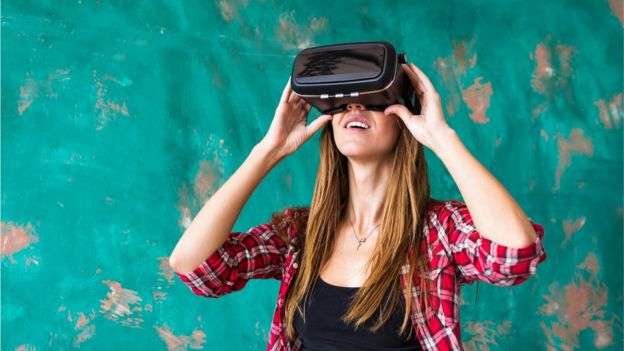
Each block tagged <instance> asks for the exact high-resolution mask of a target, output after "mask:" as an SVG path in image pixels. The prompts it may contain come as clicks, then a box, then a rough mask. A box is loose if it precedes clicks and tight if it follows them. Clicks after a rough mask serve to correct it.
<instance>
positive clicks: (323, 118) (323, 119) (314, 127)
mask: <svg viewBox="0 0 624 351" xmlns="http://www.w3.org/2000/svg"><path fill="white" fill-rule="evenodd" d="M332 118H333V115H320V116H318V117H317V118H316V119H315V120H314V121H312V122H311V123H310V124H309V125H308V126H307V127H306V132H307V135H308V138H309V137H311V136H312V135H313V134H314V133H316V132H317V131H318V130H319V129H321V127H322V126H323V125H325V124H326V123H327V122H328V121H331V120H332Z"/></svg>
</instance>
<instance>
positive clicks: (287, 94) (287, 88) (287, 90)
mask: <svg viewBox="0 0 624 351" xmlns="http://www.w3.org/2000/svg"><path fill="white" fill-rule="evenodd" d="M291 92H292V89H291V88H290V77H288V82H287V83H286V86H285V87H284V90H283V91H282V97H281V98H280V103H285V102H286V101H288V99H289V98H290V95H291Z"/></svg>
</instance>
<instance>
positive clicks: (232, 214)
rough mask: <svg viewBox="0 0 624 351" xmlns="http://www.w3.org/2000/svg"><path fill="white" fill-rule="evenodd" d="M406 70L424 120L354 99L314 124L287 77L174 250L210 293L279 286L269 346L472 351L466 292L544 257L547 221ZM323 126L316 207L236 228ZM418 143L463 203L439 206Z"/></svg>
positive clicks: (511, 279) (513, 275) (519, 275)
mask: <svg viewBox="0 0 624 351" xmlns="http://www.w3.org/2000/svg"><path fill="white" fill-rule="evenodd" d="M402 68H403V70H404V71H405V72H406V73H407V74H408V76H409V78H410V80H411V82H412V84H413V85H414V88H415V89H416V92H417V94H418V95H419V99H420V101H421V106H422V110H421V114H420V115H412V114H411V113H410V111H409V110H408V109H407V108H406V107H405V106H403V105H401V104H395V105H392V106H389V107H388V108H387V109H386V110H385V111H383V112H382V111H370V110H367V109H366V106H363V105H360V104H349V105H348V106H347V110H346V111H344V112H340V113H337V114H334V115H332V116H330V115H321V116H320V117H318V118H317V119H316V120H314V121H313V122H311V123H310V124H309V125H308V126H306V122H307V116H308V113H309V111H310V108H311V106H310V105H309V104H308V103H306V102H305V101H303V100H302V99H300V98H299V97H298V96H297V95H296V94H292V93H291V89H290V81H289V82H288V84H287V85H286V87H285V88H284V91H283V93H282V97H281V100H280V103H279V105H278V107H277V109H276V113H275V116H274V118H273V121H272V123H271V126H270V127H269V131H268V132H267V134H266V136H265V137H264V139H263V140H262V141H261V142H260V143H259V144H257V145H256V146H255V147H254V148H253V150H252V152H251V154H250V155H249V157H248V158H247V159H246V160H245V162H244V163H243V164H242V165H241V167H240V168H239V169H238V170H237V171H236V172H235V173H234V174H233V175H232V176H231V177H230V178H229V179H228V181H227V182H226V183H225V184H224V185H223V186H222V187H221V188H220V189H219V190H218V191H217V192H216V193H215V194H214V195H213V196H212V197H211V198H210V200H209V201H208V202H207V203H206V204H205V205H204V207H203V208H202V209H201V210H200V212H199V213H198V214H197V216H196V217H195V218H194V219H193V221H192V223H191V224H190V226H189V227H188V228H187V230H186V231H185V233H184V235H183V236H182V238H181V239H180V241H179V242H178V244H177V245H176V247H175V249H174V250H173V252H172V254H171V257H170V264H171V266H172V268H173V269H174V271H175V272H176V274H177V275H178V276H179V277H180V279H181V280H182V281H184V282H185V283H186V284H187V285H188V286H189V287H190V288H191V290H192V291H193V292H195V293H196V294H198V295H202V296H208V297H218V296H221V295H223V294H227V293H230V292H233V291H237V290H240V289H241V288H243V287H244V286H245V284H246V283H247V281H248V280H249V279H251V278H265V279H266V278H274V279H278V280H281V281H282V283H281V286H280V290H279V295H278V300H277V306H276V309H275V315H274V317H273V325H272V328H271V333H270V336H269V344H268V345H267V350H300V349H309V350H314V349H323V350H330V349H336V350H348V349H369V350H463V348H462V345H461V333H460V329H459V327H460V323H459V296H460V292H461V290H460V286H461V284H463V283H467V284H472V283H473V282H474V281H475V280H477V281H479V280H480V281H486V282H488V283H491V284H494V285H498V286H509V285H517V284H520V283H522V282H523V281H525V280H526V279H527V278H529V277H530V276H531V275H533V274H535V272H536V266H537V264H539V263H541V262H542V261H544V260H545V259H546V253H545V251H544V248H543V246H542V237H543V235H544V229H543V227H542V226H541V225H539V224H536V223H533V222H532V221H531V220H530V219H529V218H528V217H527V216H526V215H525V213H524V212H523V211H522V209H521V208H520V207H519V205H518V204H517V203H516V201H515V200H514V199H513V198H512V197H511V195H510V194H509V193H508V192H507V191H506V189H505V188H504V187H503V186H502V185H501V184H500V183H499V182H498V181H497V180H496V178H495V177H494V176H493V175H492V174H490V173H489V172H488V171H487V169H485V168H484V167H483V166H482V165H481V164H480V163H479V162H478V161H477V160H476V159H475V158H474V157H473V156H472V155H471V154H470V152H469V151H468V150H467V149H466V148H465V147H464V145H463V144H462V142H461V140H460V139H459V138H458V136H457V134H456V133H455V132H454V131H453V130H452V129H451V128H450V127H449V126H448V124H447V123H446V121H445V118H444V114H443V110H442V107H441V103H440V97H439V95H438V93H437V92H436V90H435V89H434V87H433V85H432V84H431V82H430V80H429V79H428V78H427V76H426V75H425V74H424V73H423V72H422V71H421V70H420V69H419V68H418V67H416V66H415V65H413V64H410V65H409V66H408V65H406V64H403V65H402ZM354 117H359V118H360V121H361V122H363V123H364V124H363V125H362V124H360V125H359V127H360V128H363V129H359V128H353V127H357V126H358V125H354V124H351V123H349V122H350V121H352V120H353V118H354ZM330 121H331V122H330ZM321 127H323V130H322V132H321V136H320V164H319V169H318V174H317V180H316V184H315V188H314V195H313V199H312V203H311V205H310V207H305V206H297V207H290V208H286V209H285V210H284V211H280V212H276V213H274V214H273V218H272V220H271V221H270V222H268V223H265V224H261V225H259V226H256V227H254V228H251V229H250V230H249V231H248V232H246V233H239V232H230V231H231V229H232V227H233V225H234V223H235V221H236V219H237V217H238V215H239V214H240V211H241V209H242V207H243V205H244V204H245V202H246V201H247V199H248V198H249V196H250V195H251V193H252V192H253V190H254V189H255V187H256V186H257V185H258V183H259V182H260V181H261V179H262V178H263V177H264V176H265V175H266V174H267V173H268V172H269V171H270V169H272V167H274V166H275V165H276V164H277V163H278V162H279V161H280V160H282V159H283V158H284V157H286V156H287V155H290V154H292V153H293V152H294V151H296V150H297V149H298V148H299V147H300V146H301V145H302V144H304V143H305V142H306V141H307V140H309V138H310V136H311V135H313V134H314V133H315V132H316V131H318V130H319V129H321ZM349 127H350V128H349ZM423 145H424V146H426V147H428V148H429V149H430V150H431V151H433V152H434V153H435V154H436V156H438V157H439V158H440V159H441V161H442V162H443V163H444V165H445V166H446V168H447V169H448V171H449V172H450V174H451V176H452V178H453V179H454V180H455V182H456V183H457V186H458V188H459V190H460V192H461V194H462V196H463V198H464V200H465V202H466V204H464V203H462V202H460V201H457V200H449V201H438V200H434V199H431V198H430V196H429V182H428V175H427V166H426V162H425V157H424V149H423V147H422V146H423Z"/></svg>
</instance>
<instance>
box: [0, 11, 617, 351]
mask: <svg viewBox="0 0 624 351" xmlns="http://www.w3.org/2000/svg"><path fill="white" fill-rule="evenodd" d="M312 4H314V5H312ZM622 7H623V5H622V1H621V0H612V1H607V0H596V1H580V0H579V1H536V0H530V1H507V2H493V1H492V2H489V1H476V0H472V1H357V2H352V3H349V2H347V1H315V2H313V3H312V2H304V1H299V2H290V1H278V0H264V1H262V0H260V1H253V2H250V1H248V0H223V1H216V0H215V1H184V2H182V1H165V2H155V1H133V2H124V1H106V0H97V1H90V0H79V1H72V2H66V1H37V2H34V1H17V0H5V1H3V2H2V28H1V29H2V135H1V136H2V182H1V184H2V189H1V190H2V224H1V225H2V234H1V235H2V298H1V300H2V306H1V307H2V341H1V344H2V349H3V350H71V349H78V348H80V349H87V350H100V349H101V350H122V349H140V350H166V349H169V350H178V349H203V350H263V349H264V348H265V345H266V340H267V336H268V328H269V326H270V323H271V317H272V313H273V309H274V303H275V299H276V297H277V288H278V282H277V281H264V280H259V281H253V282H251V283H250V284H249V285H248V286H247V287H246V288H245V289H244V290H243V291H240V292H238V293H235V294H231V295H228V296H224V297H222V298H220V299H205V298H201V297H198V296H196V295H194V294H192V293H191V292H190V290H188V288H187V287H186V286H185V285H184V284H183V283H182V282H181V281H179V280H178V279H177V278H174V275H173V272H172V270H171V269H170V268H169V266H168V263H167V259H168V255H169V254H170V252H171V250H172V249H173V247H174V245H175V244H176V242H177V240H178V238H179V237H180V236H181V234H182V233H183V231H184V229H185V227H186V225H187V224H188V223H189V221H190V220H191V219H192V217H193V216H194V214H195V213H196V212H197V211H198V210H199V208H200V207H201V205H202V204H203V203H204V201H206V199H208V198H209V197H210V196H211V194H212V193H214V191H215V190H216V189H218V188H219V186H220V185H221V184H223V183H224V181H225V180H226V179H227V178H228V177H229V176H230V175H231V174H232V173H233V172H234V171H235V170H236V168H237V167H238V166H239V165H240V164H241V163H242V161H243V160H244V159H245V158H246V156H247V154H248V153H249V151H250V150H251V148H252V146H253V145H255V143H256V142H258V141H259V140H260V139H261V138H262V137H263V136H264V133H265V132H266V130H267V129H268V127H269V125H270V122H271V118H272V116H273V112H274V110H275V107H276V105H277V102H278V100H279V97H280V94H281V91H282V88H283V86H284V83H285V82H286V80H287V78H288V76H289V74H290V69H291V65H292V60H293V58H294V56H295V54H296V53H297V52H298V50H300V49H303V48H305V47H309V46H315V45H322V44H330V43H338V42H348V41H367V40H387V41H390V42H391V43H393V44H394V45H395V46H396V47H397V48H398V49H399V50H400V51H402V52H406V53H407V55H408V59H409V61H411V62H414V63H415V64H417V65H418V66H419V67H421V68H422V69H423V70H424V71H425V73H426V74H427V75H428V76H429V77H430V78H431V79H432V81H433V83H434V85H435V86H436V88H437V89H438V91H439V92H440V94H441V96H442V100H443V104H444V107H445V109H446V113H447V120H448V123H449V124H450V125H451V127H453V128H454V129H455V130H456V131H457V132H458V134H459V136H460V138H461V139H462V140H463V142H464V144H465V145H466V146H467V147H468V148H469V150H470V151H471V152H472V153H473V154H474V155H475V156H476V157H477V158H478V159H479V160H480V161H481V162H482V163H483V164H484V165H485V166H486V167H487V168H488V169H489V170H490V171H491V172H492V173H493V174H494V175H495V176H496V177H497V178H498V179H499V180H500V181H501V182H502V183H503V184H504V185H505V186H506V188H507V189H508V190H509V191H510V192H511V193H512V195H513V196H514V197H515V198H516V200H517V201H518V202H519V203H520V204H521V206H522V207H523V209H524V210H525V212H526V213H527V215H528V216H529V217H531V218H532V219H534V220H535V221H536V222H538V223H541V224H543V225H544V227H545V228H546V236H545V239H544V243H545V246H546V250H547V252H548V255H549V259H548V260H547V261H545V262H544V263H543V264H542V265H540V267H539V269H538V273H537V275H536V276H534V277H533V278H532V279H530V280H528V281H527V282H525V283H524V284H522V285H519V286H517V287H514V288H512V289H510V288H500V287H495V286H491V285H488V284H485V283H482V284H480V285H479V291H478V299H477V301H476V302H475V292H476V291H475V290H476V287H477V285H476V284H475V285H472V286H465V287H464V290H463V294H464V301H463V304H462V305H461V316H462V322H461V323H462V330H463V331H462V336H463V339H464V345H465V348H466V349H467V350H593V349H599V350H620V349H622V346H623V345H622V336H623V335H622V307H623V303H622V302H623V301H622V273H623V272H622V232H623V230H622V229H623V226H622V217H623V205H622V190H623V189H622V146H623V145H622V117H623V116H624V113H623V111H622V94H623V91H624V89H623V87H622V80H623V74H622V59H623V54H622V51H623V46H622V28H623V27H622V20H623V15H622ZM316 116H318V112H317V111H314V112H313V113H312V115H311V116H310V117H311V118H313V117H316ZM317 137H318V135H316V136H315V137H314V138H313V139H312V140H310V142H308V143H307V144H305V145H304V147H303V148H302V149H300V150H299V151H297V152H296V153H295V154H293V155H292V156H290V157H289V158H287V159H286V160H284V161H283V162H282V163H281V164H280V165H278V166H277V167H276V168H275V169H274V170H273V171H272V172H271V173H270V174H269V175H268V177H267V178H266V179H265V180H264V181H263V182H262V184H261V185H260V186H259V187H258V189H257V190H256V192H255V193H254V194H253V196H252V197H251V199H250V200H249V202H248V203H247V205H246V206H245V208H244V209H243V213H242V215H241V217H240V219H239V221H238V222H237V223H236V225H235V227H234V228H233V229H234V230H235V231H244V230H247V229H248V228H250V227H251V226H253V225H257V224H259V223H264V222H265V221H267V220H268V219H269V216H270V214H271V212H272V211H275V210H278V209H282V208H284V207H286V206H292V205H299V204H309V202H310V200H311V195H312V194H311V192H312V186H313V183H314V175H315V173H316V166H317V164H318V160H317V158H318V151H317V148H318V138H317ZM427 158H428V161H429V167H430V177H431V183H432V187H433V189H432V191H433V193H432V195H433V196H434V197H442V198H451V197H454V198H459V191H458V189H457V187H456V186H455V184H454V183H453V180H452V179H451V178H450V175H449V174H448V173H447V172H446V170H445V168H444V165H443V164H442V163H441V162H440V161H439V159H437V158H436V157H435V155H434V154H432V153H431V152H429V151H427ZM310 160H311V161H310ZM492 306H494V307H495V308H492Z"/></svg>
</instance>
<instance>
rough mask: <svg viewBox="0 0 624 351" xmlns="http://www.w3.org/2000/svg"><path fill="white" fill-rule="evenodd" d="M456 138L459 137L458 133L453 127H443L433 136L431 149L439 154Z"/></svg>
mask: <svg viewBox="0 0 624 351" xmlns="http://www.w3.org/2000/svg"><path fill="white" fill-rule="evenodd" d="M455 138H457V133H456V132H455V130H453V129H452V128H451V127H444V128H441V129H439V130H437V131H436V132H435V133H434V134H433V136H432V145H431V150H432V151H433V152H434V153H435V154H436V155H438V156H439V155H440V154H441V153H442V152H443V151H444V148H445V147H446V146H447V145H449V144H450V143H451V142H452V141H453V139H455Z"/></svg>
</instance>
